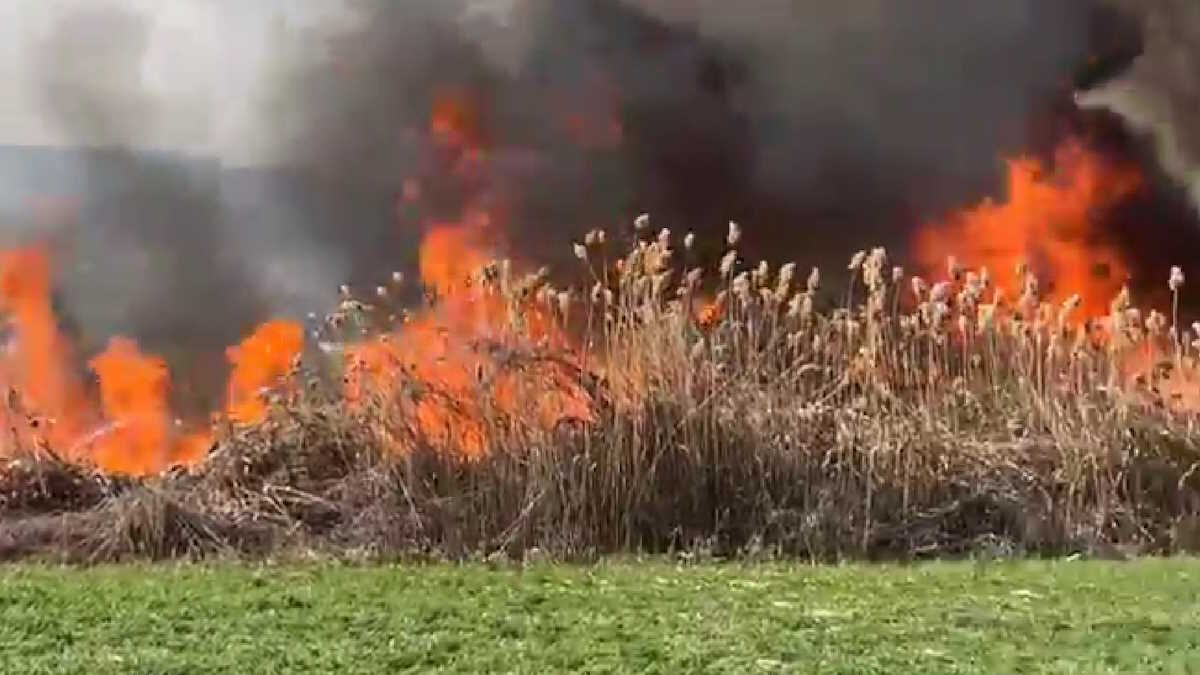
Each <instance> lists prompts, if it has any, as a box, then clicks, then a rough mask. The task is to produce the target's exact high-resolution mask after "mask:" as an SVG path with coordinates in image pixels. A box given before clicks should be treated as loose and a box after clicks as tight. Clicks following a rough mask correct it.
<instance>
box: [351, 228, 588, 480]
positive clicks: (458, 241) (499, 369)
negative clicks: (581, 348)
mask: <svg viewBox="0 0 1200 675" xmlns="http://www.w3.org/2000/svg"><path fill="white" fill-rule="evenodd" d="M490 225H491V219H490V217H489V216H488V215H487V214H486V213H483V212H481V211H472V212H469V213H468V214H467V216H466V217H465V218H464V219H463V221H462V222H458V223H441V224H438V225H435V226H434V227H432V228H431V229H430V230H429V232H428V233H427V234H426V236H425V238H424V240H423V242H422V244H421V249H420V269H421V275H422V281H423V282H424V284H425V285H426V286H428V287H430V288H433V289H435V290H436V291H437V292H438V300H437V302H436V304H434V306H432V307H430V308H429V309H427V310H425V311H424V312H422V313H419V314H418V315H416V316H414V317H412V318H411V319H410V320H409V321H408V322H407V323H405V324H404V325H403V326H401V327H400V328H398V329H397V331H396V332H395V333H393V334H390V335H384V336H381V337H378V338H376V339H374V340H371V341H368V342H365V343H362V344H358V345H354V346H352V347H351V348H350V349H349V350H348V352H347V356H348V364H349V367H348V373H349V374H348V376H347V378H346V387H345V395H346V397H347V399H349V400H350V401H352V402H361V401H363V400H364V399H365V398H366V397H367V396H369V395H371V394H376V395H383V396H385V397H388V398H389V399H392V400H396V398H397V397H396V396H395V395H396V394H397V393H398V392H399V389H400V387H401V385H402V384H407V385H409V388H410V391H411V392H412V394H413V396H412V397H411V402H408V403H406V404H405V405H407V406H408V408H407V409H406V410H405V411H404V412H405V414H406V415H408V416H409V417H410V418H411V419H412V420H413V424H414V426H415V430H416V431H418V432H420V434H421V435H422V436H423V437H424V438H425V439H427V440H428V441H430V442H432V443H434V444H437V445H438V446H440V447H451V448H456V449H458V450H459V451H460V452H461V453H462V454H463V455H464V456H466V457H468V458H478V457H481V456H483V455H484V454H485V453H486V452H487V451H488V449H489V443H490V441H491V440H492V433H491V431H492V425H494V424H497V423H499V420H500V419H501V418H505V417H507V418H514V417H522V418H529V417H530V416H532V419H533V420H534V421H535V422H536V423H537V424H540V425H542V426H543V427H544V428H552V427H553V426H555V425H556V424H558V423H559V422H561V421H563V420H564V419H580V420H586V419H589V417H590V407H589V400H588V397H587V395H586V393H585V392H584V391H583V390H582V387H581V386H580V383H579V381H578V379H577V378H574V379H573V378H571V377H570V376H569V375H567V374H566V373H565V372H564V370H563V369H562V367H561V364H555V363H551V362H550V361H548V360H547V359H545V358H544V355H543V354H542V352H543V351H544V350H545V348H548V347H549V348H553V349H554V352H555V353H556V354H557V353H560V352H561V350H563V349H565V348H566V346H567V343H568V341H567V338H566V334H565V333H564V332H563V330H562V328H561V326H560V325H559V324H558V323H557V322H556V321H555V320H554V318H553V317H551V316H549V315H548V312H547V311H546V310H545V309H544V308H541V307H536V306H535V305H534V303H533V302H532V300H533V298H524V299H522V298H518V297H509V296H506V295H505V291H504V290H503V288H494V287H491V288H489V287H486V285H485V284H483V283H481V282H480V280H479V279H478V278H477V277H478V276H479V273H480V271H481V270H482V269H483V268H484V267H485V266H487V265H488V264H489V263H490V262H491V261H493V260H494V259H495V257H496V256H495V255H494V254H493V253H492V251H491V250H490V249H488V248H485V246H486V245H485V244H484V243H483V242H484V241H485V240H486V239H487V238H488V227H489V226H490ZM499 273H501V274H503V273H504V272H499ZM473 279H474V281H473ZM514 284H515V282H514ZM505 285H506V284H505V283H501V284H500V286H505ZM401 398H402V399H404V397H401ZM404 400H407V399H404Z"/></svg>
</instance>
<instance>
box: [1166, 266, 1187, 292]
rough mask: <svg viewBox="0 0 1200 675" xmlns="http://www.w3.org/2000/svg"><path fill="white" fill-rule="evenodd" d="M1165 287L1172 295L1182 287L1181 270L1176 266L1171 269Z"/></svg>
mask: <svg viewBox="0 0 1200 675" xmlns="http://www.w3.org/2000/svg"><path fill="white" fill-rule="evenodd" d="M1167 287H1168V288H1170V289H1171V292H1172V293H1178V292H1179V289H1180V288H1182V287H1183V270H1182V269H1181V268H1180V267H1179V266H1178V265H1177V266H1175V267H1172V268H1171V276H1170V277H1169V278H1168V279H1167Z"/></svg>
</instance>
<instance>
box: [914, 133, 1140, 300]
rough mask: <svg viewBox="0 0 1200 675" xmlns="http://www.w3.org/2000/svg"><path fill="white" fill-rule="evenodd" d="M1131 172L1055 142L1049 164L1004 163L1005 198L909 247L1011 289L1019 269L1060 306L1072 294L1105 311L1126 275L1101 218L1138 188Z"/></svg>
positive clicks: (925, 233) (921, 259)
mask: <svg viewBox="0 0 1200 675" xmlns="http://www.w3.org/2000/svg"><path fill="white" fill-rule="evenodd" d="M1140 183H1141V177H1140V174H1139V173H1138V172H1137V171H1136V170H1135V169H1130V168H1127V167H1119V166H1114V165H1112V164H1110V163H1109V162H1108V161H1106V160H1105V159H1104V158H1103V157H1101V156H1100V155H1098V154H1096V153H1094V152H1092V151H1089V150H1088V149H1087V148H1085V147H1084V146H1083V145H1082V144H1080V143H1079V142H1075V141H1071V142H1067V143H1064V144H1063V145H1061V146H1060V147H1059V148H1058V150H1057V152H1056V155H1055V161H1054V165H1053V167H1052V168H1051V167H1047V166H1045V165H1044V164H1043V163H1041V162H1039V161H1038V160H1035V159H1030V158H1019V159H1014V160H1011V161H1009V162H1008V196H1007V199H1006V200H1005V201H1003V202H994V201H992V200H987V201H985V202H983V203H982V204H979V205H978V206H976V207H974V208H971V209H967V210H965V211H963V212H961V213H959V214H957V215H955V216H953V217H952V218H950V219H949V220H948V221H947V222H945V223H941V224H933V225H928V226H925V227H923V228H921V229H920V230H919V231H918V232H917V235H916V238H915V242H914V244H915V245H914V249H915V255H916V259H917V261H918V263H920V264H921V265H922V266H924V267H926V268H931V269H936V268H937V267H939V266H941V265H944V264H945V262H946V260H947V258H948V257H951V256H953V257H956V258H957V259H958V260H959V261H960V262H962V263H963V264H965V265H966V266H968V267H975V268H979V267H986V268H988V270H989V271H990V272H991V273H992V274H993V278H995V279H997V281H998V282H999V283H1000V284H1001V285H1002V286H1006V287H1007V288H1008V289H1009V290H1017V291H1019V288H1018V280H1017V278H1016V272H1015V270H1016V269H1017V267H1018V265H1020V264H1025V265H1028V266H1029V269H1030V270H1031V271H1032V272H1033V273H1034V274H1036V275H1037V276H1038V277H1039V278H1040V280H1041V281H1042V283H1043V291H1044V293H1043V297H1045V298H1047V299H1050V300H1055V301H1062V300H1064V299H1066V298H1068V297H1070V296H1071V295H1072V294H1076V293H1078V294H1079V295H1080V296H1081V298H1082V301H1083V304H1082V306H1081V307H1080V312H1081V313H1082V314H1083V315H1086V316H1099V315H1101V314H1104V313H1105V312H1106V311H1107V307H1108V302H1109V300H1110V299H1111V298H1112V297H1113V296H1115V295H1116V294H1117V293H1118V292H1119V291H1120V289H1121V287H1122V286H1123V285H1124V284H1125V283H1126V281H1127V280H1128V277H1129V266H1128V264H1127V262H1126V260H1125V258H1124V256H1123V255H1122V254H1121V251H1120V250H1119V249H1118V248H1117V247H1116V246H1115V245H1114V244H1112V243H1111V242H1108V241H1105V239H1104V238H1103V236H1102V234H1103V233H1102V232H1101V231H1100V220H1099V219H1100V218H1101V217H1103V216H1104V214H1105V212H1106V211H1108V210H1110V209H1112V208H1113V207H1114V206H1116V205H1117V204H1119V203H1120V202H1121V201H1122V200H1124V199H1126V198H1127V197H1129V196H1130V195H1131V194H1132V193H1133V192H1134V191H1136V190H1137V189H1138V187H1139V185H1140Z"/></svg>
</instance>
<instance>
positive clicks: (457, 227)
mask: <svg viewBox="0 0 1200 675" xmlns="http://www.w3.org/2000/svg"><path fill="white" fill-rule="evenodd" d="M491 224H492V221H491V216H489V215H488V214H487V212H485V211H481V210H473V211H470V212H469V213H468V214H467V215H466V217H465V218H463V220H462V222H458V223H437V224H435V225H433V226H432V227H431V228H430V229H429V231H428V232H427V233H426V234H425V237H424V239H422V241H421V250H420V257H419V260H420V270H421V280H422V281H423V282H424V283H425V285H426V286H428V287H429V288H431V289H432V290H435V291H437V293H438V294H439V295H442V296H450V295H453V294H454V293H455V291H456V290H461V288H462V286H463V285H465V284H466V283H468V282H469V281H470V278H471V276H472V275H473V274H475V273H476V272H478V271H479V270H481V269H482V268H483V267H484V266H485V265H487V264H488V263H489V262H491V261H492V260H493V259H495V256H494V255H492V254H491V253H489V251H488V249H487V248H485V246H486V244H485V240H486V239H487V237H488V236H489V231H490V229H491Z"/></svg>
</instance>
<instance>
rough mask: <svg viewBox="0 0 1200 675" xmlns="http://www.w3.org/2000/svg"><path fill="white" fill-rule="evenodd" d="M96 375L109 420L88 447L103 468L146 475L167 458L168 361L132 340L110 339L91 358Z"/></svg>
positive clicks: (105, 412)
mask: <svg viewBox="0 0 1200 675" xmlns="http://www.w3.org/2000/svg"><path fill="white" fill-rule="evenodd" d="M89 365H90V366H91V368H92V370H93V371H94V372H95V373H96V375H97V376H98V377H99V378H100V403H101V406H102V407H103V410H104V416H105V418H106V419H107V420H108V425H107V426H106V427H103V428H102V433H100V435H99V438H97V439H96V442H95V444H94V446H93V447H92V452H91V454H92V457H93V459H94V460H95V461H96V463H97V464H98V465H99V466H100V467H102V468H103V469H105V470H107V471H111V472H114V473H127V474H139V475H140V474H147V473H151V472H154V471H158V470H161V469H162V468H163V467H164V466H166V465H167V463H168V462H169V461H170V460H171V458H172V457H171V455H170V450H171V448H170V442H169V441H170V432H171V416H170V410H169V407H168V403H167V395H168V390H169V388H170V374H169V373H168V372H167V364H166V362H165V361H163V360H162V359H160V358H158V357H155V356H147V355H144V354H142V353H141V351H140V350H139V349H138V347H137V344H135V343H134V342H133V341H132V340H127V339H123V338H114V339H113V340H112V341H110V342H109V345H108V349H106V350H105V351H104V353H102V354H100V355H99V356H97V357H95V358H93V359H92V360H91V362H90V363H89Z"/></svg>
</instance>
